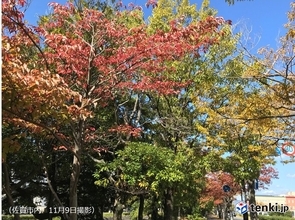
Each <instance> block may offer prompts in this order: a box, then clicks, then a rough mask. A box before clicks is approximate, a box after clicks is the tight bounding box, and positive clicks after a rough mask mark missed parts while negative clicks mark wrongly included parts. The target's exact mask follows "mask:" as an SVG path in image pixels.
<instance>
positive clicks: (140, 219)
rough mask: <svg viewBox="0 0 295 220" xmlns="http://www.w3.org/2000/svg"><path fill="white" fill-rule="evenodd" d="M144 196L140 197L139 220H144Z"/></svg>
mask: <svg viewBox="0 0 295 220" xmlns="http://www.w3.org/2000/svg"><path fill="white" fill-rule="evenodd" d="M143 208H144V195H139V207H138V218H137V220H143Z"/></svg>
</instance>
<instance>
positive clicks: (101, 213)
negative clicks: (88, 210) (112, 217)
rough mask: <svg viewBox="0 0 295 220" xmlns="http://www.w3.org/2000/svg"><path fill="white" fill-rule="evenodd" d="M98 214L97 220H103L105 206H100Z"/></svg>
mask: <svg viewBox="0 0 295 220" xmlns="http://www.w3.org/2000/svg"><path fill="white" fill-rule="evenodd" d="M96 214H97V217H96V219H97V220H103V205H100V206H98V208H97V212H96Z"/></svg>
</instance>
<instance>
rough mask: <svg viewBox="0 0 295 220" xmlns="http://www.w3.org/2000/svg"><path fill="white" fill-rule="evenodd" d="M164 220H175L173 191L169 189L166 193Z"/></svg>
mask: <svg viewBox="0 0 295 220" xmlns="http://www.w3.org/2000/svg"><path fill="white" fill-rule="evenodd" d="M164 196H165V202H164V220H173V190H172V188H171V187H169V188H168V189H167V190H166V192H165V195H164Z"/></svg>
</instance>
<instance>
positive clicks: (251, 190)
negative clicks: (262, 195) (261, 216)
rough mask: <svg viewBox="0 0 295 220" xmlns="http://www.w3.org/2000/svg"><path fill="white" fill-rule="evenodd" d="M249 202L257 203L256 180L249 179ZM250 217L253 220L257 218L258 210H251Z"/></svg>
mask: <svg viewBox="0 0 295 220" xmlns="http://www.w3.org/2000/svg"><path fill="white" fill-rule="evenodd" d="M248 183H249V204H254V205H256V200H255V181H254V180H252V181H249V182H248ZM250 219H251V220H257V219H258V216H257V212H250Z"/></svg>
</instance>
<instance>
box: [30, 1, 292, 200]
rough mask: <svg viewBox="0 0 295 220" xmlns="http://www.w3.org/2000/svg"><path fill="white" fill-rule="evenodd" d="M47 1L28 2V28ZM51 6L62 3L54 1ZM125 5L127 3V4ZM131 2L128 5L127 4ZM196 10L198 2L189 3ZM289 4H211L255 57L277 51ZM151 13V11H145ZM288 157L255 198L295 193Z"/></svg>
mask: <svg viewBox="0 0 295 220" xmlns="http://www.w3.org/2000/svg"><path fill="white" fill-rule="evenodd" d="M49 2H52V1H49V0H31V5H30V7H29V8H28V10H27V11H26V19H27V20H28V21H29V23H31V24H35V23H36V20H37V19H38V15H44V14H46V13H48V11H49V9H48V6H47V4H48V3H49ZM54 2H60V3H64V2H65V0H56V1H54ZM124 2H129V1H128V0H127V1H126V0H125V1H124ZM130 2H131V1H130ZM190 2H191V3H192V4H194V3H196V4H197V7H198V8H199V6H200V3H201V2H202V1H200V0H191V1H190ZM133 3H135V4H136V5H141V6H143V7H144V4H145V3H146V1H145V0H133ZM290 3H291V0H272V1H269V0H253V1H236V3H235V4H234V5H231V6H229V5H228V4H227V3H225V1H224V0H211V6H212V7H213V8H215V9H216V10H217V11H218V16H220V17H224V18H225V19H229V20H232V22H233V24H234V25H236V29H237V30H239V29H240V28H243V29H244V30H245V27H247V29H248V30H251V32H250V34H249V38H248V39H250V41H251V40H252V41H254V42H255V47H254V48H253V50H252V51H251V52H252V53H255V52H256V51H257V49H259V48H260V47H264V46H270V47H273V48H277V46H278V39H279V37H280V36H282V35H283V34H284V33H285V29H284V27H283V25H284V24H285V23H286V21H287V11H288V10H289V8H290ZM144 11H145V12H146V13H150V11H151V9H149V10H146V9H144ZM286 157H287V156H282V158H280V157H278V158H277V161H278V163H277V164H276V165H275V168H276V169H277V170H278V171H279V179H275V180H273V182H272V184H271V186H270V187H269V189H268V190H259V191H258V192H257V194H260V195H262V194H276V195H281V194H286V193H287V192H289V191H293V192H295V163H292V164H282V163H281V162H280V161H281V160H284V159H286Z"/></svg>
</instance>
